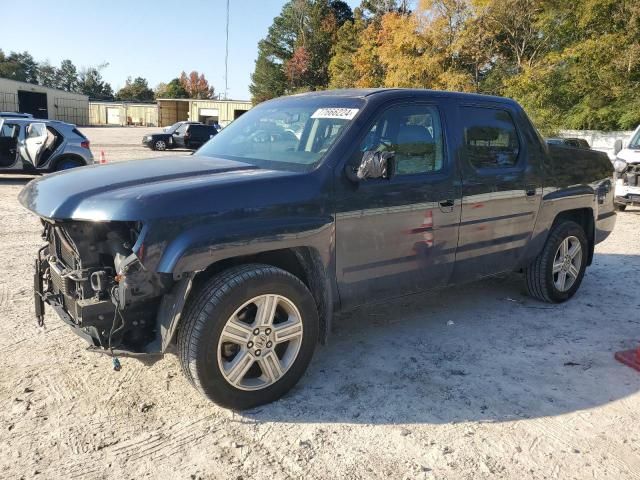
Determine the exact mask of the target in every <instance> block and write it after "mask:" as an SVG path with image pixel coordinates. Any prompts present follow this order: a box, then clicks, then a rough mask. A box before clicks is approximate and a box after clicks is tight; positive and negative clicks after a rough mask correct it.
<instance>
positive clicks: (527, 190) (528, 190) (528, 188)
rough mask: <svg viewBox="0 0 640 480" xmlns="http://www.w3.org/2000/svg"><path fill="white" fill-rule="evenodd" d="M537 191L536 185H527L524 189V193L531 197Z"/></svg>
mask: <svg viewBox="0 0 640 480" xmlns="http://www.w3.org/2000/svg"><path fill="white" fill-rule="evenodd" d="M537 192H538V187H537V186H536V185H527V186H526V187H525V190H524V193H525V195H526V196H527V197H533V196H534V195H535V194H536V193H537Z"/></svg>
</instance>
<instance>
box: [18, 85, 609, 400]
mask: <svg viewBox="0 0 640 480" xmlns="http://www.w3.org/2000/svg"><path fill="white" fill-rule="evenodd" d="M299 128H301V132H302V133H301V135H300V138H298V137H297V136H296V135H295V134H293V133H291V132H294V131H297V130H298V129H299ZM99 168H100V171H99V175H97V173H98V172H97V171H96V170H95V169H94V168H86V169H84V168H83V169H79V170H78V171H76V172H71V173H69V174H66V175H60V176H52V177H49V178H44V179H38V180H35V181H33V182H31V183H29V184H28V185H27V186H26V187H25V188H24V189H23V191H22V192H21V193H20V197H19V199H20V202H21V203H22V205H23V206H24V207H26V208H28V209H29V210H31V211H33V212H35V213H36V214H37V215H38V216H40V217H41V219H42V223H43V227H44V232H43V238H44V239H46V242H47V243H46V245H45V246H44V247H43V248H42V249H40V250H39V253H38V257H37V262H36V273H35V279H34V284H35V285H36V293H35V314H36V316H37V318H38V320H39V321H42V318H43V315H44V308H45V307H44V305H45V302H46V303H47V304H48V305H50V306H51V307H53V308H54V309H55V311H56V312H57V313H58V315H59V316H60V317H61V318H62V319H63V320H64V321H65V322H66V323H68V324H69V325H70V326H71V327H72V328H73V330H74V331H75V332H76V333H78V334H79V335H81V336H82V337H84V338H85V339H86V340H87V341H88V342H89V343H90V345H91V346H92V348H94V349H97V350H99V351H103V352H107V353H108V352H114V353H115V354H118V353H120V354H123V355H133V356H148V355H162V354H164V353H166V352H176V353H177V354H178V357H179V359H180V362H181V364H182V369H183V372H184V373H185V375H186V377H187V378H188V379H189V381H190V382H191V383H192V384H193V385H194V386H195V387H196V388H197V389H198V390H200V392H202V393H203V394H204V395H205V396H207V397H208V398H210V399H211V400H213V401H215V402H217V403H219V404H221V405H224V406H227V407H231V408H236V409H241V408H249V407H253V406H256V405H259V404H262V403H266V402H270V401H273V400H275V399H277V398H279V397H281V396H282V395H284V394H285V393H286V392H287V391H289V390H290V389H291V388H292V387H293V386H294V385H295V384H296V382H297V381H298V380H299V379H300V377H301V376H302V375H303V373H304V371H305V369H306V368H307V365H308V364H309V361H310V360H311V357H312V355H313V351H314V349H315V346H316V344H317V342H318V341H321V342H324V341H325V340H326V337H327V335H328V334H329V332H330V331H331V322H332V318H333V314H334V312H337V311H340V310H344V309H349V308H353V307H356V306H359V305H363V304H366V303H371V302H380V301H384V300H385V299H389V298H392V297H398V296H402V295H407V294H409V293H417V292H422V291H424V290H429V289H435V288H446V287H450V286H452V285H456V284H463V283H465V282H469V281H473V280H477V279H480V278H484V277H487V276H490V275H495V274H498V273H502V272H520V271H522V272H523V277H524V283H525V286H526V289H527V291H528V293H529V295H531V296H532V297H535V298H537V299H539V300H542V301H545V302H564V301H566V300H568V299H570V298H571V297H572V296H573V295H574V294H575V293H576V291H577V290H578V288H579V287H580V284H581V282H582V280H583V277H584V274H585V270H586V268H587V266H588V265H590V264H591V262H592V259H593V255H594V246H595V245H596V244H597V243H599V242H601V241H602V240H604V239H605V238H606V237H607V236H608V235H609V234H610V233H611V231H612V229H613V227H614V224H615V221H616V213H615V210H614V207H613V188H612V187H613V185H612V175H613V169H612V166H611V162H610V161H609V159H608V157H607V156H606V154H604V153H602V152H597V151H594V150H577V149H573V148H567V147H561V146H556V145H546V144H545V143H544V142H542V141H541V140H540V136H539V135H538V133H537V132H536V130H535V129H534V127H533V125H532V124H531V122H530V121H529V119H528V118H527V116H526V114H525V112H524V111H523V110H522V108H521V107H520V106H519V105H518V104H517V103H516V102H514V101H513V100H509V99H504V98H498V97H489V96H481V95H471V94H461V93H448V92H434V91H427V90H408V89H369V90H340V91H326V92H311V93H306V94H301V95H295V96H292V97H283V98H279V99H275V100H271V101H267V102H264V103H261V104H260V105H258V106H256V107H255V108H253V109H252V110H250V111H248V112H247V113H246V114H244V115H242V116H241V117H240V118H238V119H237V120H235V121H234V122H233V123H232V124H230V125H229V126H228V127H226V128H225V129H224V130H222V131H221V132H220V133H219V134H218V135H217V136H216V137H215V138H213V139H212V140H211V141H209V142H208V143H207V144H206V145H204V146H203V147H202V148H200V149H199V150H198V151H197V152H196V153H195V155H194V156H192V157H175V158H172V159H171V161H167V159H148V160H139V161H136V162H123V163H115V164H110V165H106V166H102V167H99ZM96 211H98V212H100V218H99V219H98V220H99V221H96V215H95V212H96ZM594 281H595V282H597V279H595V280H594ZM460 291H461V292H462V291H463V289H460ZM396 340H397V338H396Z"/></svg>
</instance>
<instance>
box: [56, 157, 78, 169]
mask: <svg viewBox="0 0 640 480" xmlns="http://www.w3.org/2000/svg"><path fill="white" fill-rule="evenodd" d="M83 165H84V163H83V162H81V161H80V160H75V159H73V158H61V159H60V160H58V162H57V163H56V172H60V171H62V170H70V169H72V168H76V167H82V166H83Z"/></svg>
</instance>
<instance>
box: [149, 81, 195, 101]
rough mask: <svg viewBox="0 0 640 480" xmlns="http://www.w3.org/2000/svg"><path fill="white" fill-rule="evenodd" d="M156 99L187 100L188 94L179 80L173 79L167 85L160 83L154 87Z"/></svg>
mask: <svg viewBox="0 0 640 480" xmlns="http://www.w3.org/2000/svg"><path fill="white" fill-rule="evenodd" d="M156 98H189V93H188V92H187V91H186V90H185V88H184V87H183V86H182V83H180V79H179V78H174V79H173V80H171V81H170V82H169V83H161V84H159V85H158V86H157V87H156Z"/></svg>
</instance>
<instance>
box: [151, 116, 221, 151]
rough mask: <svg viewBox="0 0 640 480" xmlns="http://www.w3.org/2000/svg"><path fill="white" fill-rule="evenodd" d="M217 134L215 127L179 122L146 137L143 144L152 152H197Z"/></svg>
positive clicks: (198, 123)
mask: <svg viewBox="0 0 640 480" xmlns="http://www.w3.org/2000/svg"><path fill="white" fill-rule="evenodd" d="M217 133H218V130H217V129H216V128H215V126H213V125H205V124H204V123H200V122H178V123H174V124H173V125H171V126H170V127H168V128H167V129H165V131H164V132H162V133H152V134H150V135H145V136H144V137H143V138H142V144H143V145H144V146H146V147H149V148H150V149H152V150H167V149H169V148H186V149H190V150H195V149H197V148H200V147H201V146H202V145H204V144H205V143H206V142H208V141H209V140H210V139H212V138H213V137H214V136H215V135H217Z"/></svg>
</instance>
